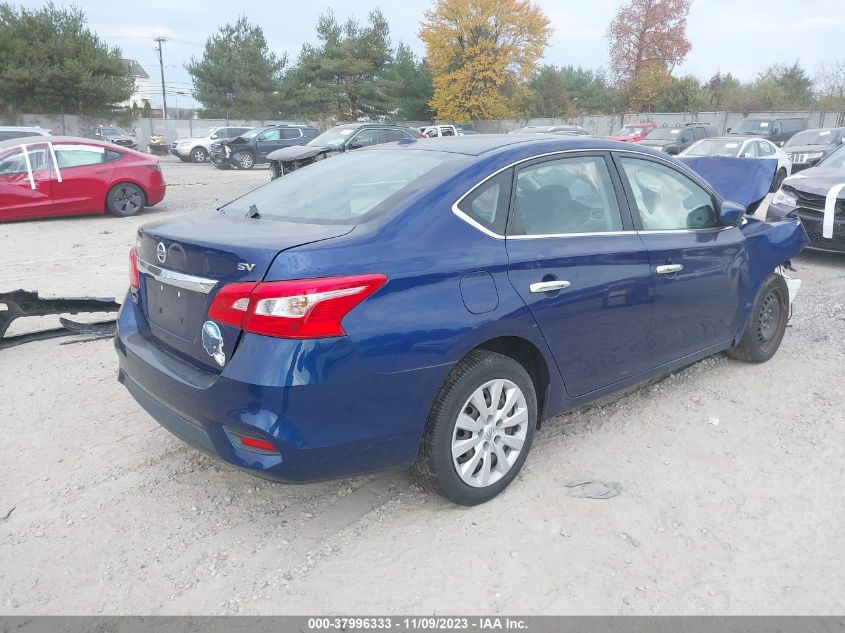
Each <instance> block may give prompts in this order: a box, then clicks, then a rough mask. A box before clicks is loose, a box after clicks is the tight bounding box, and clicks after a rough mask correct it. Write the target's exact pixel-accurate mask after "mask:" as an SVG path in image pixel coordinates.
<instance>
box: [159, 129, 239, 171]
mask: <svg viewBox="0 0 845 633" xmlns="http://www.w3.org/2000/svg"><path fill="white" fill-rule="evenodd" d="M251 129H252V128H251V127H246V126H244V127H218V128H211V130H209V132H208V134H206V135H205V136H203V137H201V138H181V139H179V140H178V141H176V142H174V143H172V144H171V145H170V153H171V154H173V155H174V156H177V157H179V158H181V159H182V160H183V161H185V162H186V163H189V162H194V163H204V162H205V161H207V160H208V157H209V156H211V144H212V143H213V142H214V141H217V140H222V139H228V138H237V137H239V136H240V135H241V134H243V133H244V132H247V131H249V130H251Z"/></svg>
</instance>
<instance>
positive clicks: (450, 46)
mask: <svg viewBox="0 0 845 633" xmlns="http://www.w3.org/2000/svg"><path fill="white" fill-rule="evenodd" d="M551 33H552V29H551V27H550V26H549V20H548V18H547V17H546V16H545V14H544V13H543V11H542V10H541V9H540V8H539V7H538V6H536V5H534V4H533V3H532V2H531V1H530V0H435V4H434V8H433V9H432V10H431V11H426V12H425V18H424V20H423V23H422V27H421V29H420V39H421V40H422V41H423V42H424V43H425V46H426V51H427V56H428V66H429V68H430V70H431V75H432V80H433V84H434V94H433V96H432V99H431V108H432V109H433V110H434V112H435V114H436V115H437V118H438V119H441V120H453V121H469V120H472V119H496V118H501V117H505V116H509V115H511V114H512V113H513V110H514V103H515V102H517V101H519V100H520V98H521V97H523V96H524V95H523V93H524V92H525V91H526V90H527V88H526V82H527V81H528V80H529V79H530V78H531V76H532V74H533V72H534V68H535V66H536V64H537V61H538V60H539V59H540V58H541V57H542V56H543V51H544V49H545V48H546V45H547V44H548V40H549V36H550V35H551Z"/></svg>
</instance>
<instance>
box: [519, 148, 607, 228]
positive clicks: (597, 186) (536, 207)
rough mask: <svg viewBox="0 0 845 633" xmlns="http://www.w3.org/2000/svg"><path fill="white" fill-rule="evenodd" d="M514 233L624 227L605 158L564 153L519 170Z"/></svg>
mask: <svg viewBox="0 0 845 633" xmlns="http://www.w3.org/2000/svg"><path fill="white" fill-rule="evenodd" d="M514 200H515V203H514V208H513V213H512V214H511V215H512V217H511V221H510V226H509V229H508V234H509V235H565V234H572V233H607V232H613V231H621V230H622V216H621V214H620V212H619V204H618V202H617V200H616V191H615V190H614V188H613V182H612V180H611V178H610V172H609V170H608V168H607V163H606V162H605V159H604V158H602V157H600V156H583V157H577V158H559V159H554V160H548V161H545V162H542V163H537V164H534V165H529V166H528V167H524V168H522V169H520V171H519V174H518V175H517V179H516V195H515V196H514Z"/></svg>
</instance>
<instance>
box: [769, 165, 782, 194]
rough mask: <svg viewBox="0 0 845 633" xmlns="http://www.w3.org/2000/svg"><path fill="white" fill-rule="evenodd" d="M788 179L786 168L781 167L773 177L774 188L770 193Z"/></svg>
mask: <svg viewBox="0 0 845 633" xmlns="http://www.w3.org/2000/svg"><path fill="white" fill-rule="evenodd" d="M784 180H786V170H785V169H784V168H783V167H781V168H780V169H778V170H777V172H776V173H775V177H774V178H773V179H772V188H771V189H770V190H769V193H774V192H776V191H777V190H778V189H780V186H781V185H782V184H783V181H784Z"/></svg>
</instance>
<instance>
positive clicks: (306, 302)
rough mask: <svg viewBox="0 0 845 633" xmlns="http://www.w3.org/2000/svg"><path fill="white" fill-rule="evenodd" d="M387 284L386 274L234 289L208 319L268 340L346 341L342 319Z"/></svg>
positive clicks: (221, 296) (227, 289) (218, 299)
mask: <svg viewBox="0 0 845 633" xmlns="http://www.w3.org/2000/svg"><path fill="white" fill-rule="evenodd" d="M385 283H387V276H386V275H382V274H375V275H353V276H349V277H324V278H320V279H295V280H291V281H269V282H265V283H234V284H229V285H227V286H224V287H223V288H221V289H220V291H219V292H218V293H217V295H216V296H215V297H214V301H213V302H212V304H211V308H209V310H208V316H209V318H211V319H212V320H214V321H219V322H220V323H226V324H228V325H232V326H234V327H237V328H241V329H243V330H246V331H247V332H253V333H255V334H263V335H265V336H276V337H280V338H297V339H299V338H326V337H331V336H343V335H344V334H345V332H344V330H343V326H342V325H341V322H342V321H343V318H344V317H345V316H346V315H347V314H349V313H350V312H351V311H352V309H353V308H355V306H357V305H359V304H360V303H361V302H362V301H364V300H365V299H366V298H367V297H369V296H370V295H372V294H373V293H374V292H376V291H377V290H378V289H379V288H381V287H382V286H383V285H384V284H385Z"/></svg>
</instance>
